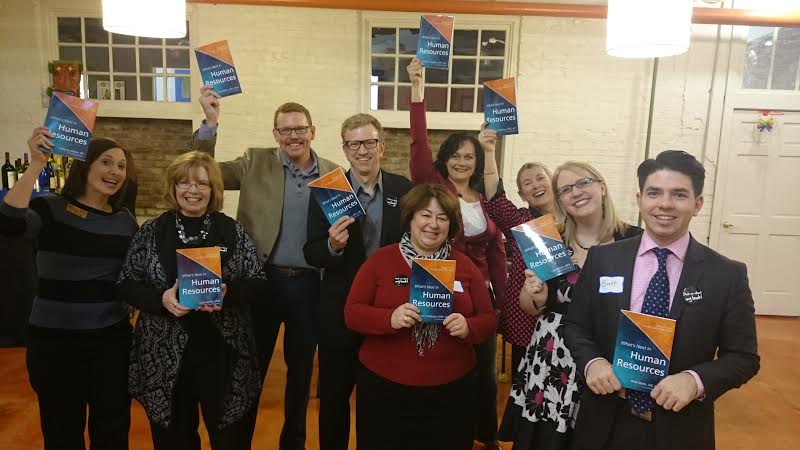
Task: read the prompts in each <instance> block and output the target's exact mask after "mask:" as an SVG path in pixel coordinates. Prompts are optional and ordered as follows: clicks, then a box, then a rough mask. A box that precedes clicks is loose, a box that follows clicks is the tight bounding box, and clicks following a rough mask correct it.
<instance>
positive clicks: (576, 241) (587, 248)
mask: <svg viewBox="0 0 800 450" xmlns="http://www.w3.org/2000/svg"><path fill="white" fill-rule="evenodd" d="M574 240H575V243H576V244H578V247H580V248H582V249H584V250H586V251H587V252H588V251H589V249H590V248H592V247H593V246H592V245H590V246H588V247H584V246H583V245H581V241H579V240H578V237H577V236H576V237H575V238H574ZM595 245H597V244H595Z"/></svg>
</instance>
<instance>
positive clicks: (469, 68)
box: [450, 59, 478, 84]
mask: <svg viewBox="0 0 800 450" xmlns="http://www.w3.org/2000/svg"><path fill="white" fill-rule="evenodd" d="M477 63H478V60H476V59H454V60H453V63H452V74H451V77H450V79H451V80H452V81H451V83H453V84H475V66H476V65H477Z"/></svg>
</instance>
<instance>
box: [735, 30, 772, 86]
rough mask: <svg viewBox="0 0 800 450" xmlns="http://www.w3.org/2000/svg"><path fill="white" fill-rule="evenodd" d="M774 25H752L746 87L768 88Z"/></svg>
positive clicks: (745, 79)
mask: <svg viewBox="0 0 800 450" xmlns="http://www.w3.org/2000/svg"><path fill="white" fill-rule="evenodd" d="M773 30H774V28H772V27H750V31H749V34H748V36H747V48H746V49H745V63H744V76H743V77H742V87H743V88H744V89H766V88H767V79H768V78H769V63H770V54H771V52H772V44H773V42H772V33H773Z"/></svg>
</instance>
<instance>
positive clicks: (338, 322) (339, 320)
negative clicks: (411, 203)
mask: <svg viewBox="0 0 800 450" xmlns="http://www.w3.org/2000/svg"><path fill="white" fill-rule="evenodd" d="M382 172H383V220H382V223H381V242H380V246H381V247H383V246H384V245H389V244H392V243H396V242H400V238H402V237H403V232H404V231H405V228H404V227H403V225H402V221H401V220H400V198H401V197H402V196H404V195H405V194H406V192H408V191H409V190H410V189H411V188H412V187H413V184H412V183H411V181H409V180H408V179H407V178H405V177H402V176H400V175H395V174H393V173H389V172H387V171H385V170H384V171H382ZM347 177H348V179H349V178H350V171H349V170H348V171H347ZM329 228H330V224H329V223H328V220H327V219H326V218H325V216H324V215H323V214H322V209H321V208H320V207H319V204H317V202H316V201H315V200H314V198H313V197H312V198H310V199H309V203H308V235H307V238H306V244H305V246H304V247H303V253H304V255H305V258H306V262H307V263H308V264H310V265H312V266H315V267H319V268H322V269H324V270H323V275H322V281H321V283H320V308H319V313H320V335H319V342H320V345H323V346H335V347H337V348H352V347H354V346H358V344H359V342H360V338H359V335H358V334H356V333H354V332H352V331H350V330H349V329H348V328H347V326H346V325H345V323H344V304H345V302H346V301H347V294H348V293H349V292H350V284H351V283H352V282H353V279H354V278H355V276H356V272H358V269H359V268H360V267H361V264H362V263H363V262H364V260H366V251H365V249H364V243H363V241H362V237H361V225H360V224H359V223H358V221H356V222H353V224H352V225H350V227H349V228H348V232H349V234H350V238H349V239H348V241H347V246H345V248H344V250H343V254H342V255H341V256H332V255H331V253H330V250H329V249H328V229H329Z"/></svg>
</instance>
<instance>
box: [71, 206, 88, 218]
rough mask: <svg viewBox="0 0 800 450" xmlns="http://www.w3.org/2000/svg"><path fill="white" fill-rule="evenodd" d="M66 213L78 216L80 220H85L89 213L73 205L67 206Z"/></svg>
mask: <svg viewBox="0 0 800 450" xmlns="http://www.w3.org/2000/svg"><path fill="white" fill-rule="evenodd" d="M67 212H68V213H70V214H72V215H75V216H78V217H80V218H81V219H85V218H87V217H88V216H89V212H88V211H86V210H84V209H81V208H79V207H77V206H75V205H73V204H72V203H69V204H67Z"/></svg>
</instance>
